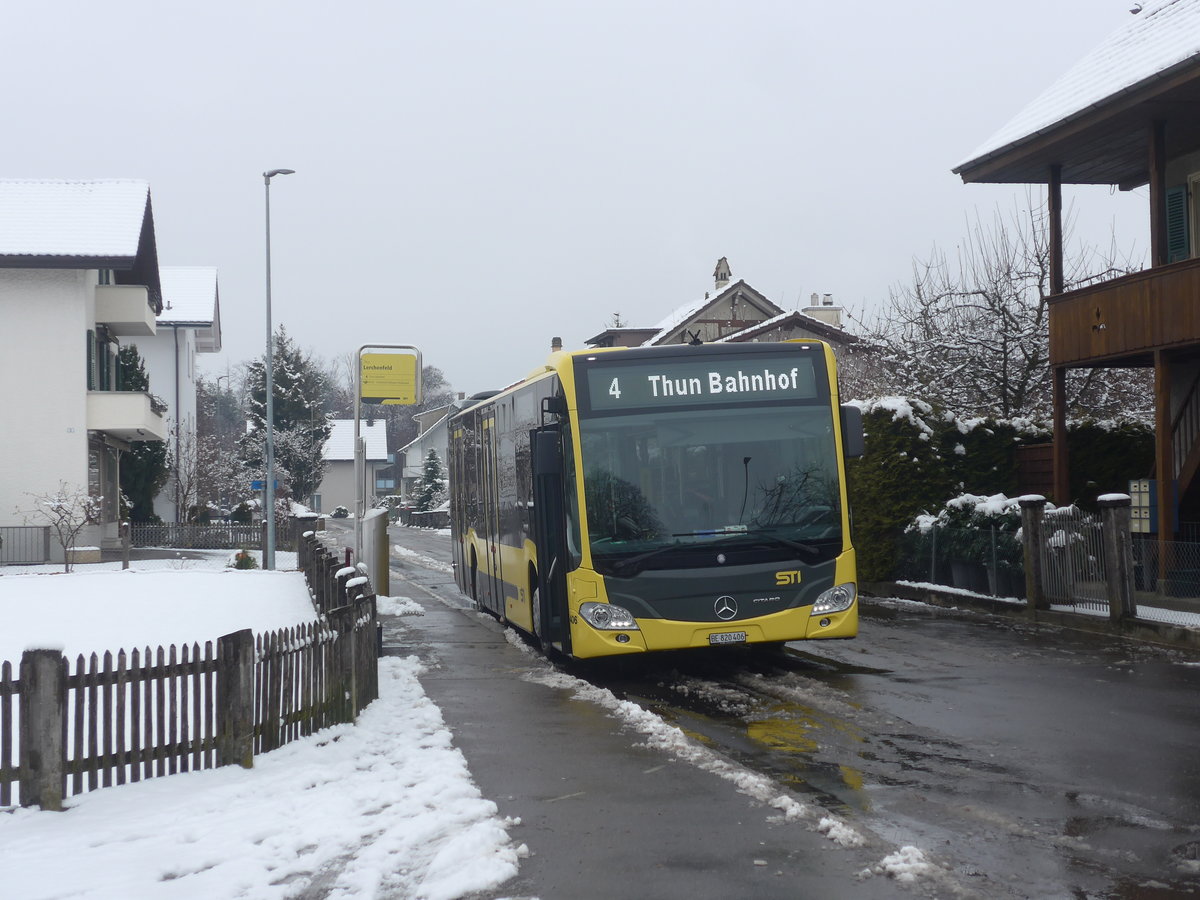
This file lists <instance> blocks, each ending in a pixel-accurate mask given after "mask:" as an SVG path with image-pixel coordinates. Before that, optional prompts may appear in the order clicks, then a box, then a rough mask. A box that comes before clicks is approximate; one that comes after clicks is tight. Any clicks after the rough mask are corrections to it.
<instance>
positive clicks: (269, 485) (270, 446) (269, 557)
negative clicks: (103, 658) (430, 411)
mask: <svg viewBox="0 0 1200 900" xmlns="http://www.w3.org/2000/svg"><path fill="white" fill-rule="evenodd" d="M295 171H296V170H295V169H271V170H270V171H269V172H263V183H264V184H265V185H266V199H267V368H266V373H265V374H266V385H265V386H266V393H267V473H266V474H267V477H266V480H265V481H264V482H263V515H264V516H265V517H266V520H267V546H266V547H265V548H263V568H264V569H274V568H275V367H274V365H273V360H272V357H273V356H274V355H275V354H274V352H273V350H274V348H273V347H272V346H271V344H272V341H271V336H272V335H271V179H272V178H274V177H275V176H276V175H294V174H295Z"/></svg>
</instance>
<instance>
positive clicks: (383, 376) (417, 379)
mask: <svg viewBox="0 0 1200 900" xmlns="http://www.w3.org/2000/svg"><path fill="white" fill-rule="evenodd" d="M418 359H419V357H418V356H417V354H415V353H412V352H400V351H393V352H391V353H362V354H360V355H359V358H358V360H359V362H358V364H359V375H360V384H361V386H362V387H361V390H362V402H363V403H383V404H392V405H396V406H412V405H414V404H417V403H420V402H421V370H420V368H419V366H418Z"/></svg>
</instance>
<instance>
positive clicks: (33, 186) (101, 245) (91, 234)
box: [0, 179, 150, 259]
mask: <svg viewBox="0 0 1200 900" xmlns="http://www.w3.org/2000/svg"><path fill="white" fill-rule="evenodd" d="M149 202H150V185H149V184H148V183H147V182H145V181H136V180H123V179H106V180H97V181H63V180H45V181H35V180H22V179H0V256H32V257H47V256H49V257H99V258H122V257H124V258H129V259H133V258H134V257H136V256H137V253H138V245H139V242H140V240H141V236H142V226H143V224H144V222H145V219H146V213H147V205H148V204H149Z"/></svg>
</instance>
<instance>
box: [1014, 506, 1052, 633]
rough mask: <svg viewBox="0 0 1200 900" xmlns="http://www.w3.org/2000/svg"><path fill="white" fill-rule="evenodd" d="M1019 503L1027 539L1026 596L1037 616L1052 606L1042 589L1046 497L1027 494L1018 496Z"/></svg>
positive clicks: (1023, 530)
mask: <svg viewBox="0 0 1200 900" xmlns="http://www.w3.org/2000/svg"><path fill="white" fill-rule="evenodd" d="M1017 505H1018V506H1020V507H1021V534H1022V537H1024V539H1025V596H1026V597H1027V598H1028V601H1027V602H1028V604H1029V614H1030V615H1032V616H1036V615H1037V610H1039V609H1049V608H1050V604H1049V603H1047V602H1046V595H1045V592H1044V591H1043V590H1042V566H1043V565H1044V563H1045V552H1046V543H1045V540H1044V539H1043V535H1042V518H1043V516H1044V515H1045V512H1046V498H1045V497H1042V496H1041V495H1039V494H1027V495H1026V496H1024V497H1018V498H1017Z"/></svg>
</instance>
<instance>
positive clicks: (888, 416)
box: [848, 398, 1154, 581]
mask: <svg viewBox="0 0 1200 900" xmlns="http://www.w3.org/2000/svg"><path fill="white" fill-rule="evenodd" d="M863 426H864V429H865V430H866V452H865V453H864V455H863V456H862V457H861V458H859V459H853V460H850V461H849V466H848V489H849V494H850V508H851V510H852V513H853V529H854V545H855V549H856V550H857V554H858V574H859V578H860V579H861V580H863V581H885V580H889V579H891V578H893V577H895V573H896V571H897V569H898V567H899V566H898V564H899V562H900V560H899V559H898V556H899V554H900V553H901V552H902V551H901V549H900V548H901V545H902V536H903V534H904V529H905V527H906V526H907V525H908V524H909V523H910V522H911V521H912V520H913V519H914V518H915V517H916V516H918V515H920V514H922V513H935V512H937V511H938V510H940V509H941V508H942V507H943V506H944V505H945V504H946V502H947V501H948V500H950V499H952V498H954V497H957V496H959V495H960V494H965V493H969V494H979V495H983V496H991V495H993V494H1005V495H1007V496H1009V497H1012V496H1015V495H1016V494H1017V493H1018V491H1019V485H1018V483H1017V448H1018V447H1019V446H1021V445H1022V444H1031V443H1040V442H1044V441H1047V440H1049V437H1050V432H1049V429H1048V428H1047V427H1045V426H1042V425H1038V424H1036V423H1031V422H1028V421H1016V422H1007V421H997V420H995V419H966V420H964V419H959V418H957V417H955V416H954V415H952V414H949V413H944V412H939V411H937V410H935V409H933V408H932V407H931V406H930V405H929V404H927V403H924V402H922V401H920V400H903V399H898V398H888V399H883V400H877V401H871V402H868V403H865V404H863ZM1068 452H1069V453H1070V455H1071V494H1072V496H1071V497H1070V498H1068V501H1067V502H1074V503H1077V504H1079V505H1080V506H1083V507H1085V508H1091V507H1094V505H1095V501H1096V497H1097V496H1098V495H1099V494H1101V493H1108V492H1112V491H1124V490H1126V489H1127V488H1128V482H1129V480H1130V479H1133V478H1145V477H1147V476H1148V475H1149V473H1150V467H1151V465H1152V462H1153V458H1154V432H1153V430H1152V429H1150V428H1149V427H1147V426H1145V425H1141V424H1136V423H1125V424H1114V423H1100V422H1078V423H1071V424H1069V425H1068Z"/></svg>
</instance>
